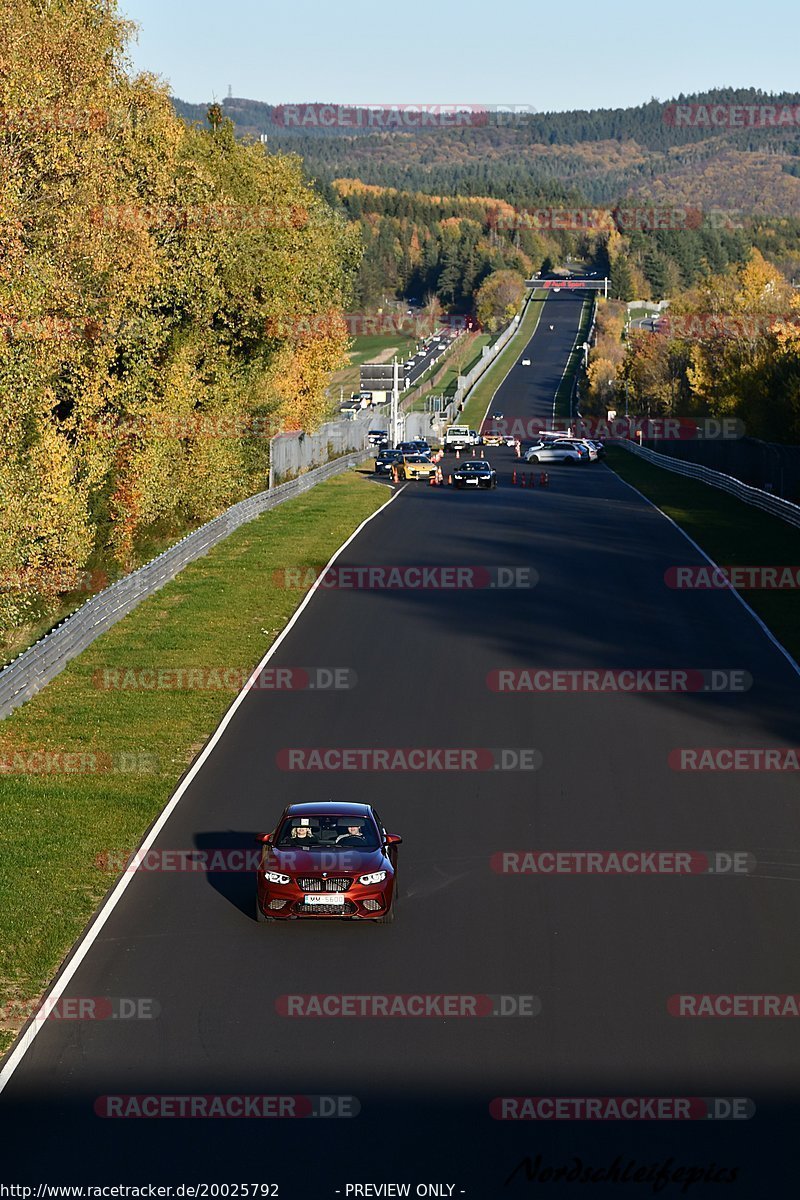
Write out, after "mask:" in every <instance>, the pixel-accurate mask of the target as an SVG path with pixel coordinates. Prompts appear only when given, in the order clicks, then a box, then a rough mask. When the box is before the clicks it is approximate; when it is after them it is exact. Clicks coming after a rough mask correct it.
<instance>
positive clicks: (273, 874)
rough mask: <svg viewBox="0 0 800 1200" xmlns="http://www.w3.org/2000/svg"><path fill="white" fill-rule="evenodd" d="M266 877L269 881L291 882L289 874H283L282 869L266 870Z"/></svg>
mask: <svg viewBox="0 0 800 1200" xmlns="http://www.w3.org/2000/svg"><path fill="white" fill-rule="evenodd" d="M264 878H265V879H266V881H267V883H290V882H291V880H290V879H289V876H288V875H281V873H280V871H265V872H264Z"/></svg>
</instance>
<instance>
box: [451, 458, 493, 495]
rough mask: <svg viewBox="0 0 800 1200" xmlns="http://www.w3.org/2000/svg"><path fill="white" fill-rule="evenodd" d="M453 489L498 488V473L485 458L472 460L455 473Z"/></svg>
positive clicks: (463, 464) (458, 468)
mask: <svg viewBox="0 0 800 1200" xmlns="http://www.w3.org/2000/svg"><path fill="white" fill-rule="evenodd" d="M453 487H457V488H465V487H477V488H496V487H497V472H496V471H495V470H494V469H493V467H492V466H491V464H490V463H488V462H487V461H486V459H485V458H475V459H470V460H469V461H468V462H464V463H462V464H461V466H459V467H456V469H455V471H453Z"/></svg>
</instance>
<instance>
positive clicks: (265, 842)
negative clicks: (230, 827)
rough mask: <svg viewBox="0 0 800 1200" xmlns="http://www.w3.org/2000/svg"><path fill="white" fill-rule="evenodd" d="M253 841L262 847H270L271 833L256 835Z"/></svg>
mask: <svg viewBox="0 0 800 1200" xmlns="http://www.w3.org/2000/svg"><path fill="white" fill-rule="evenodd" d="M253 841H254V842H260V843H261V845H262V846H271V845H272V834H271V833H257V834H256V836H255V837H254V838H253Z"/></svg>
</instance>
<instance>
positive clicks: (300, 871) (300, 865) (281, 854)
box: [265, 849, 386, 875]
mask: <svg viewBox="0 0 800 1200" xmlns="http://www.w3.org/2000/svg"><path fill="white" fill-rule="evenodd" d="M265 866H266V869H267V870H268V871H283V872H285V873H286V874H289V875H321V874H322V872H323V871H327V873H328V874H329V875H365V874H366V873H367V872H368V871H380V870H382V869H383V868H384V867H385V866H386V858H385V855H384V853H383V851H382V850H275V849H271V850H270V852H269V854H268V856H267V859H266V862H265Z"/></svg>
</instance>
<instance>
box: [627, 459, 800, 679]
mask: <svg viewBox="0 0 800 1200" xmlns="http://www.w3.org/2000/svg"><path fill="white" fill-rule="evenodd" d="M603 465H604V466H605V463H604V464H603ZM606 470H609V471H611V472H612V474H613V475H616V476H617V479H619V481H620V483H624V484H625V486H626V487H628V488H630V489H631V491H632V492H636V495H637V496H641V498H642V499H643V500H644V501H645V503H646V504H649V505H650V507H651V508H654V509H655V510H656V512H657V513H660V514H661V516H662V517H663V518H664V520H665V521H669V523H670V525H673V526H674V527H675V529H677V531H678V533H680V534H681V536H682V537H685V538H686V541H687V542H688V543H689V545H690V546H694V548H695V550H696V551H697V553H698V554H700V555H701V556H702V557H703V558H704V559H705V560H706V562H707V563H709V564H710V565H711V566H712V567H714V569H715V570H717V571H721V570H722V567H721V566H720V565H719V563H716V562H714V559H713V558H712V557H711V555H710V554H706V552H705V550H704V549H703V547H702V546H698V544H697V542H696V541H695V540H694V538H693V537H690V536H689V534H688V533H687V532H686V530H685V529H682V528H681V526H680V525H679V524H678V522H677V521H674V520H673V519H672V517H671V516H670V515H669V513H665V512H664V510H663V508H659V507H658V505H657V504H656V503H655V502H654V501H653V500H650V499H649V497H647V496H645V494H644V492H640V491H639V489H638V488H637V487H634V485H633V484H632V483H628V481H627V479H623V478H622V476H621V475H618V474H617V472H616V471H613V470H612V468H611V467H607V468H606ZM726 589H727V590H728V591H729V592H732V593H733V595H734V596H735V597H736V599H737V600H738V601H739V603H740V604H741V605H742V607H743V608H745V609H746V610H747V612H749V613H750V616H751V617H752V618H753V620H754V621H755V622H756V624H757V625H758V626H760V628H761V631H762V633H765V634H766V635H767V637H768V638H769V640H770V641H771V642H772V644H773V646H774V647H775V649H776V650H779V651H780V652H781V654H782V655H783V657H784V658H785V659H786V661H787V662H788V664H789V666H790V667H791V668H792V670H793V671H795V673H796V674H797V675H798V676H800V663H798V662H796V661H795V659H794V658H793V657H792V655H791V654H790V653H789V651H788V650H787V649H786V647H785V646H784V645H783V644H782V643H781V642H779V641H778V639H777V638H776V636H775V634H774V633H773V632H772V630H771V629H770V628H769V626H768V625H766V623H765V622H764V621H762V619H761V617H760V616H759V615H758V613H757V612H756V611H755V609H753V608H751V607H750V605H749V604H748V603H747V601H746V600H745V599H744V597H743V596H742V595H741V593H740V592H738V591H737V589H736V588H735V587H734V586H733V584H732V583H731V582H730V580H726V583H725V588H721V589H720V590H721V591H724V590H726Z"/></svg>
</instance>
